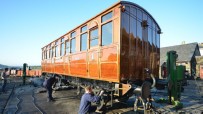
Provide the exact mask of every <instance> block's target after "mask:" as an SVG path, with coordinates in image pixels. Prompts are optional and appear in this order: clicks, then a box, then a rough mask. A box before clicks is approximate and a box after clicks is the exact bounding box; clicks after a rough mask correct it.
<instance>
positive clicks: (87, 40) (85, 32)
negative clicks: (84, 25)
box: [80, 31, 88, 51]
mask: <svg viewBox="0 0 203 114" xmlns="http://www.w3.org/2000/svg"><path fill="white" fill-rule="evenodd" d="M84 34H86V35H87V37H86V49H84V50H82V44H83V42H82V38H83V37H82V36H83V35H84ZM87 49H88V32H87V31H86V32H84V33H82V34H81V35H80V51H85V50H87Z"/></svg>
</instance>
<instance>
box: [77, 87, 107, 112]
mask: <svg viewBox="0 0 203 114" xmlns="http://www.w3.org/2000/svg"><path fill="white" fill-rule="evenodd" d="M103 93H104V91H101V92H100V94H99V96H95V95H94V94H93V92H92V88H91V87H90V86H87V87H86V88H85V94H83V96H82V98H81V101H80V107H79V114H88V113H89V114H92V113H94V112H95V111H96V107H92V106H91V102H98V101H99V100H100V96H101V95H102V94H103Z"/></svg>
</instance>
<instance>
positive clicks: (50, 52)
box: [49, 48, 52, 58]
mask: <svg viewBox="0 0 203 114" xmlns="http://www.w3.org/2000/svg"><path fill="white" fill-rule="evenodd" d="M51 54H52V50H51V48H50V49H49V58H51V57H52V55H51Z"/></svg>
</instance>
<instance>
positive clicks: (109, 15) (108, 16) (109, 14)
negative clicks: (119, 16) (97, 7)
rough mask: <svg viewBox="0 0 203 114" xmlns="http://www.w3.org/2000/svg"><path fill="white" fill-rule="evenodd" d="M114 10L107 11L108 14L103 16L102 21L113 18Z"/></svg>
mask: <svg viewBox="0 0 203 114" xmlns="http://www.w3.org/2000/svg"><path fill="white" fill-rule="evenodd" d="M112 16H113V15H112V12H110V13H107V14H106V15H104V16H102V23H103V22H105V21H106V20H109V19H111V18H112Z"/></svg>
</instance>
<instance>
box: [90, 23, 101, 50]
mask: <svg viewBox="0 0 203 114" xmlns="http://www.w3.org/2000/svg"><path fill="white" fill-rule="evenodd" d="M96 29H97V37H93V39H91V32H92V31H94V30H96ZM95 39H97V41H98V42H97V45H94V46H91V41H92V40H95ZM98 45H99V27H98V25H97V26H95V27H93V28H91V29H90V30H89V48H90V49H91V48H94V47H97V46H98Z"/></svg>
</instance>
